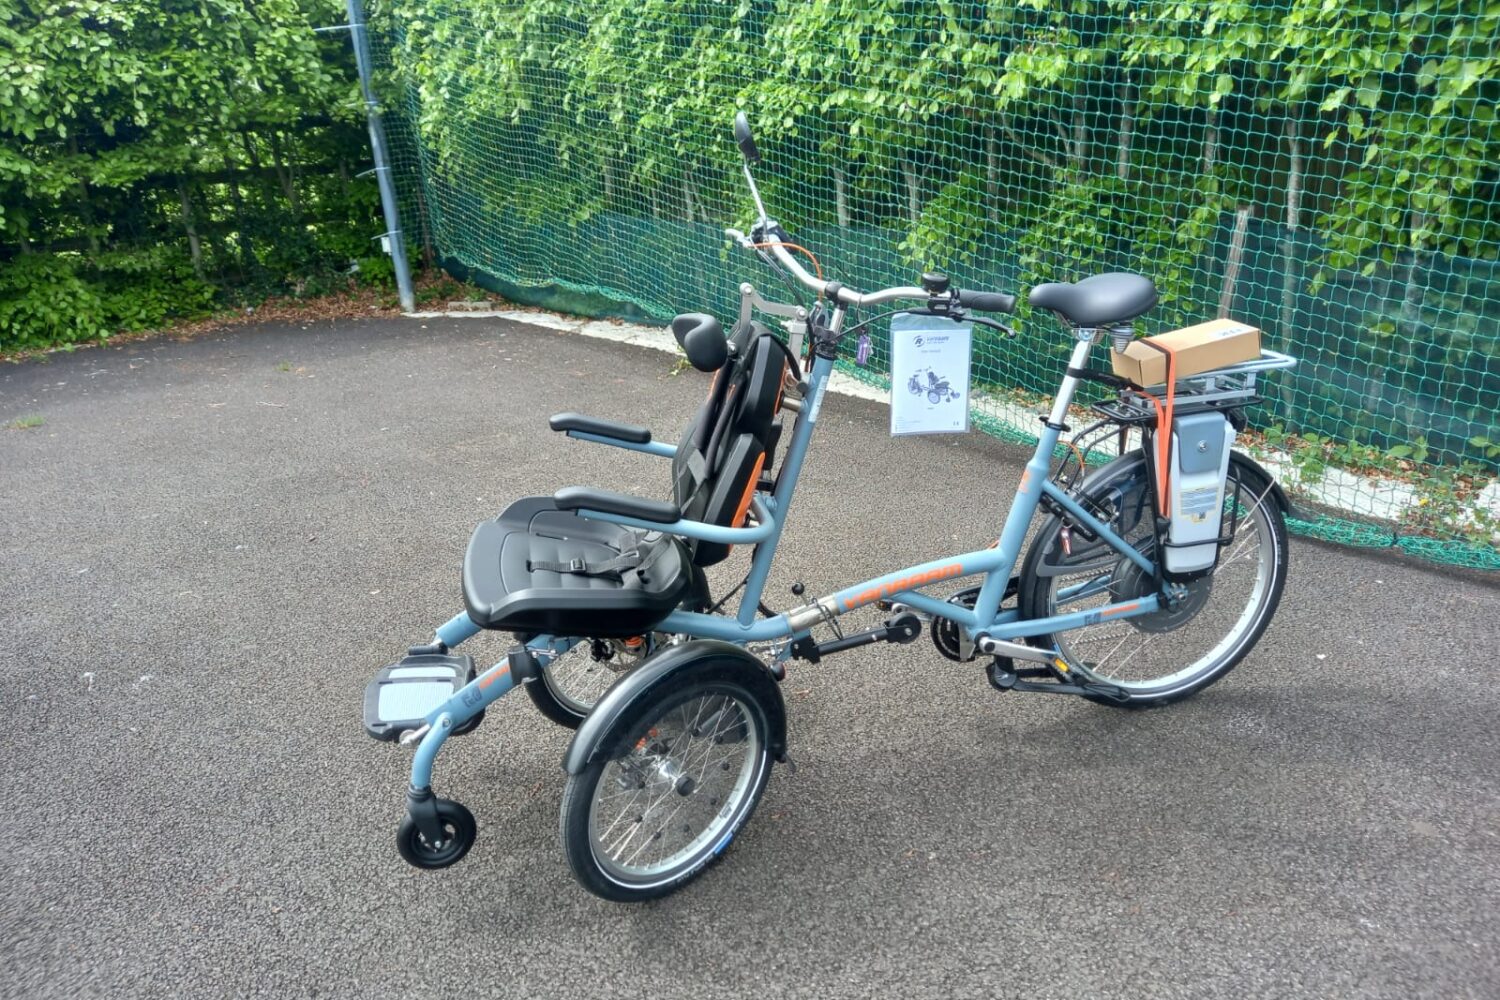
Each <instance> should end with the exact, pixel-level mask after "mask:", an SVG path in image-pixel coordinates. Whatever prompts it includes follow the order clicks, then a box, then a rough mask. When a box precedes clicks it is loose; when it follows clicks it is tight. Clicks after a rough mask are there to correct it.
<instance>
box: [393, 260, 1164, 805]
mask: <svg viewBox="0 0 1500 1000" xmlns="http://www.w3.org/2000/svg"><path fill="white" fill-rule="evenodd" d="M913 291H918V290H912V289H889V290H887V292H885V293H877V294H878V295H885V296H886V297H887V298H895V297H897V296H896V295H894V294H891V293H902V294H908V293H910V292H913ZM866 298H867V299H871V300H873V299H874V296H869V297H866ZM844 314H845V309H844V307H843V305H842V304H841V305H839V306H838V307H837V308H836V309H835V310H834V311H833V315H832V318H831V320H830V322H829V334H830V335H831V337H832V338H833V339H834V340H835V341H836V338H837V335H838V333H839V330H840V327H841V326H842V324H843V319H844ZM1099 332H1100V331H1096V330H1092V329H1079V330H1076V331H1075V336H1076V338H1077V339H1076V342H1075V344H1074V347H1073V352H1072V356H1071V358H1070V362H1069V369H1070V370H1071V371H1078V370H1081V369H1083V368H1085V367H1086V366H1087V363H1088V355H1089V350H1090V348H1091V347H1092V345H1093V343H1094V342H1095V340H1096V339H1097V338H1098V334H1099ZM833 366H834V362H833V359H832V358H829V357H824V356H821V355H820V356H818V357H817V358H816V359H815V361H814V362H813V365H812V368H811V370H810V371H809V372H808V374H807V388H806V392H805V395H804V398H803V400H802V404H801V415H800V418H799V419H798V420H797V422H796V430H795V433H794V434H793V436H792V441H791V444H790V446H789V447H788V449H787V452H786V457H785V459H784V463H783V466H782V470H781V474H780V476H779V478H778V480H777V487H776V490H775V493H774V494H772V495H765V494H761V493H757V494H755V496H754V498H753V500H752V506H751V510H752V513H753V515H754V519H755V522H756V523H755V524H754V525H753V526H751V527H738V528H729V527H723V526H720V525H713V524H707V523H704V522H701V521H690V520H679V521H676V522H674V523H671V524H661V523H657V522H649V521H643V520H639V519H636V518H631V517H627V516H622V515H619V514H612V513H608V512H604V511H595V510H580V511H579V512H578V513H579V515H580V516H582V517H586V518H591V519H595V520H600V521H609V522H612V523H615V524H620V525H625V526H628V527H634V528H642V529H646V530H650V531H661V532H665V533H668V534H673V535H680V536H683V537H686V538H694V539H700V540H704V541H711V542H721V543H727V544H748V545H754V546H755V554H754V557H753V558H752V561H751V565H750V572H749V574H748V576H747V578H746V582H745V589H744V595H743V597H742V598H741V599H740V604H739V608H738V612H737V614H736V615H735V616H734V617H733V618H728V617H724V616H719V615H710V614H701V613H697V612H690V611H674V612H672V613H671V614H670V615H668V616H667V617H666V618H665V619H663V620H662V621H661V622H660V623H659V624H658V625H656V626H655V628H654V631H659V632H665V633H671V634H681V635H686V636H691V637H694V638H708V639H723V640H727V641H729V642H734V643H740V644H744V643H751V642H776V641H780V640H785V641H786V642H785V644H784V645H783V646H782V647H781V649H780V650H779V651H778V652H777V656H778V657H780V658H784V657H785V656H787V655H788V654H789V651H790V640H796V639H800V638H803V637H804V636H807V635H808V634H809V633H810V632H811V630H812V628H813V627H814V626H816V625H818V624H819V623H822V622H825V621H828V620H831V619H832V618H834V617H836V616H838V615H842V614H845V613H846V612H849V611H853V610H855V609H856V608H861V607H865V606H866V605H869V604H873V603H875V602H877V601H889V602H893V603H900V604H904V605H906V606H907V607H910V608H912V609H914V610H916V611H919V612H922V613H925V614H928V615H931V616H933V617H934V618H942V619H946V620H949V621H952V622H954V623H956V624H957V625H958V626H959V627H960V628H962V629H963V630H964V632H965V633H966V634H967V635H968V636H969V638H971V639H973V640H976V641H977V640H979V639H981V638H985V637H988V638H990V639H996V640H1019V639H1024V638H1028V637H1034V636H1039V635H1050V634H1052V633H1055V632H1066V631H1068V630H1070V629H1075V628H1079V627H1082V626H1085V625H1092V624H1095V623H1097V622H1099V621H1102V620H1105V619H1119V620H1124V619H1128V618H1134V617H1137V616H1140V615H1147V614H1151V613H1152V612H1154V611H1157V610H1158V608H1159V606H1160V604H1159V598H1158V597H1157V596H1156V595H1155V594H1150V595H1144V596H1141V597H1135V598H1131V599H1130V600H1128V601H1119V602H1113V603H1109V604H1104V605H1102V606H1099V607H1094V608H1090V609H1088V610H1086V611H1076V612H1071V613H1068V614H1060V615H1053V616H1050V617H1047V618H1032V619H1024V620H1023V619H1021V618H1020V613H1019V612H1018V611H1015V610H1007V611H1001V610H1000V604H1001V601H1002V599H1003V598H1004V596H1005V591H1006V586H1007V584H1008V583H1009V581H1010V579H1011V575H1012V572H1013V570H1014V568H1015V564H1016V560H1017V559H1018V558H1019V556H1020V552H1021V546H1022V544H1023V543H1024V542H1025V539H1026V528H1027V525H1028V524H1030V522H1031V519H1032V517H1033V516H1034V515H1035V514H1036V509H1037V505H1038V504H1039V503H1041V500H1042V497H1044V496H1045V497H1047V498H1049V499H1050V500H1051V501H1052V502H1053V503H1054V504H1056V505H1057V506H1058V507H1060V508H1062V509H1063V510H1065V511H1067V513H1068V514H1069V516H1070V517H1071V518H1072V519H1073V520H1074V521H1075V522H1076V523H1077V524H1079V525H1081V526H1083V527H1084V528H1086V529H1087V530H1089V531H1091V532H1093V533H1094V534H1096V535H1097V536H1098V537H1099V538H1100V539H1101V540H1102V541H1103V542H1105V543H1106V544H1108V545H1109V546H1110V547H1112V548H1114V549H1115V550H1116V551H1118V552H1119V553H1120V554H1121V555H1122V556H1123V557H1124V558H1126V559H1129V560H1131V561H1132V562H1134V563H1135V564H1136V565H1137V566H1139V567H1140V569H1141V570H1142V571H1143V572H1145V573H1147V574H1148V575H1154V570H1155V566H1154V564H1153V563H1152V561H1151V560H1150V559H1149V558H1148V557H1147V556H1145V555H1143V554H1142V553H1141V552H1140V551H1138V550H1137V549H1136V548H1135V547H1133V546H1132V545H1130V544H1129V543H1128V542H1126V541H1125V540H1124V539H1122V538H1121V537H1120V536H1119V535H1117V534H1116V533H1115V532H1114V530H1113V529H1112V528H1111V527H1110V526H1109V525H1108V524H1106V523H1105V522H1104V521H1101V520H1100V519H1099V518H1097V517H1095V516H1094V515H1093V514H1092V513H1091V512H1089V511H1088V510H1087V509H1085V508H1084V507H1083V506H1081V505H1080V504H1079V503H1078V502H1077V501H1076V500H1074V499H1073V498H1072V497H1071V496H1069V495H1068V494H1067V493H1066V492H1064V491H1063V490H1062V489H1060V488H1059V487H1058V486H1056V485H1055V484H1054V483H1053V482H1052V481H1051V479H1050V478H1049V475H1048V473H1049V468H1050V460H1051V456H1052V454H1053V450H1054V449H1055V448H1056V446H1057V443H1058V437H1059V434H1060V433H1061V430H1062V425H1063V419H1064V417H1065V416H1066V414H1067V409H1068V405H1069V404H1070V403H1071V402H1072V400H1073V396H1074V393H1075V392H1076V391H1077V388H1078V379H1077V378H1076V377H1075V376H1073V375H1071V374H1070V375H1068V376H1066V377H1065V378H1064V379H1063V382H1062V385H1061V386H1060V387H1059V389H1058V393H1057V396H1056V398H1055V399H1054V400H1053V405H1052V412H1051V414H1050V416H1049V417H1048V419H1047V420H1046V421H1045V423H1044V427H1043V430H1042V433H1041V437H1040V440H1038V441H1037V445H1036V450H1035V452H1034V453H1033V454H1032V457H1031V460H1030V461H1029V462H1027V464H1026V469H1025V471H1024V472H1023V473H1022V475H1021V482H1020V485H1019V486H1018V487H1017V489H1016V496H1015V500H1014V502H1013V503H1012V505H1011V508H1010V511H1009V513H1008V514H1007V516H1006V519H1005V525H1004V527H1003V528H1002V530H1001V532H1000V537H999V539H998V541H997V542H996V544H994V545H993V546H991V547H989V548H985V549H980V550H977V551H974V552H965V553H962V554H960V555H956V556H949V557H945V558H941V559H935V560H932V561H930V562H925V563H920V564H918V565H916V566H909V567H907V568H905V569H902V570H897V571H896V572H894V573H888V574H886V575H884V576H880V577H876V578H875V579H872V580H866V581H864V582H862V583H857V584H854V585H853V586H850V587H846V588H844V589H843V590H839V591H836V592H834V593H832V594H829V595H827V596H825V597H821V598H819V599H817V600H815V601H813V602H811V603H809V604H806V605H804V606H802V607H799V608H795V609H793V610H791V611H788V612H785V613H784V614H779V615H775V616H774V617H770V618H762V619H759V620H757V619H756V617H755V615H756V611H757V609H758V608H759V606H760V602H761V597H762V595H763V593H764V590H765V584H766V579H767V577H768V575H769V574H770V570H771V561H772V560H773V559H774V558H775V555H776V546H777V543H778V542H779V540H780V538H781V532H782V528H783V527H784V526H785V524H786V518H787V515H788V513H789V511H790V510H791V505H792V497H793V494H794V492H795V491H796V487H797V479H798V476H799V475H800V473H801V471H802V462H803V460H804V459H805V458H806V456H807V450H808V447H809V444H810V443H811V440H812V435H813V431H814V430H815V429H816V426H817V421H818V416H819V413H820V411H821V410H822V407H823V402H824V398H825V396H826V394H827V390H828V379H829V376H830V375H831V374H832V371H833ZM567 433H568V435H569V436H570V437H576V438H579V439H581V440H585V441H591V442H595V443H599V444H607V445H612V446H615V447H620V448H625V449H628V450H632V451H641V452H645V453H647V454H651V455H656V456H660V457H667V458H670V457H671V456H672V455H673V453H674V451H675V449H674V448H673V446H672V445H669V444H665V443H662V442H648V443H646V444H635V443H631V442H623V441H619V440H616V439H613V438H609V437H606V436H603V435H596V434H590V433H586V432H582V431H568V432H567ZM978 575H983V577H984V580H983V583H982V585H981V586H980V589H979V595H978V598H977V599H976V600H975V602H974V606H973V607H972V608H966V607H962V606H960V605H957V604H951V603H949V602H947V601H944V600H939V599H938V598H935V597H932V596H929V595H927V594H925V593H923V592H922V588H924V587H926V586H928V585H929V584H933V583H938V582H944V583H946V582H949V581H952V580H957V579H960V578H963V577H970V576H978ZM1107 587H1108V579H1107V576H1105V577H1101V578H1100V579H1099V580H1094V581H1087V582H1085V583H1082V584H1078V585H1075V586H1073V587H1071V588H1068V589H1066V590H1064V591H1063V592H1062V593H1061V594H1060V595H1059V596H1060V598H1063V599H1067V600H1073V599H1077V598H1081V597H1086V596H1089V595H1090V594H1093V593H1102V592H1103V591H1104V590H1105V589H1106V588H1107ZM479 631H480V628H479V626H478V625H475V624H474V623H473V622H472V621H471V620H470V619H469V616H468V614H467V613H466V612H464V613H460V614H458V615H456V616H455V617H454V618H452V619H451V620H449V621H448V622H446V623H444V624H443V625H442V626H440V627H439V628H438V629H437V633H436V638H437V641H438V642H440V643H442V644H443V645H444V646H446V647H448V648H450V649H451V648H453V647H455V646H457V645H459V644H460V643H462V642H463V641H464V640H466V639H468V638H470V637H471V636H473V635H475V634H477V633H478V632H479ZM578 641H579V639H578V638H576V637H572V638H560V637H555V636H537V637H535V638H533V639H531V640H530V641H529V642H528V643H527V644H526V645H527V648H528V649H530V650H531V651H532V652H533V654H535V655H536V656H537V658H538V661H539V662H540V663H541V664H542V666H543V668H544V669H545V667H546V665H547V663H549V662H550V660H551V658H552V657H553V656H555V655H557V654H558V653H561V652H566V651H567V650H568V649H569V648H571V647H572V645H573V644H574V643H576V642H578ZM1055 653H1056V651H1055V650H1054V651H1053V654H1054V655H1055ZM515 684H516V678H515V677H514V676H512V675H511V673H510V665H509V661H508V660H504V661H501V662H500V663H498V664H496V665H495V666H493V667H491V668H490V669H489V670H486V671H485V672H484V673H482V674H480V675H479V676H478V677H476V678H475V679H474V680H473V681H472V682H471V683H469V684H468V685H467V686H466V687H464V688H463V689H462V690H460V691H458V692H456V693H455V694H454V695H453V696H452V697H451V698H449V699H448V700H447V701H445V702H444V703H442V704H441V705H439V706H437V707H436V708H434V709H433V710H432V711H431V712H430V713H428V715H427V717H426V720H425V721H426V723H427V724H426V725H425V726H423V727H422V728H420V729H418V730H416V731H414V732H413V733H410V734H407V736H406V737H403V741H404V742H405V741H409V740H410V739H416V738H420V740H421V744H420V745H419V747H418V748H417V754H416V758H415V759H414V761H413V762H412V774H411V781H412V787H413V789H415V790H419V791H420V790H425V789H427V788H428V787H429V786H430V784H431V781H432V765H433V761H434V759H435V758H436V756H437V752H438V750H439V749H440V748H441V747H442V744H443V742H444V741H445V740H446V739H447V737H448V735H449V734H450V733H452V731H453V730H454V728H456V727H458V726H461V725H462V724H463V723H465V722H467V721H468V720H469V719H471V718H473V717H474V716H475V715H477V714H478V713H479V712H480V711H482V710H483V709H484V708H485V707H486V706H488V705H489V704H491V703H492V702H494V701H495V700H496V699H498V698H500V697H502V696H503V695H505V694H506V693H508V692H509V691H510V690H511V689H512V688H513V687H514V686H515Z"/></svg>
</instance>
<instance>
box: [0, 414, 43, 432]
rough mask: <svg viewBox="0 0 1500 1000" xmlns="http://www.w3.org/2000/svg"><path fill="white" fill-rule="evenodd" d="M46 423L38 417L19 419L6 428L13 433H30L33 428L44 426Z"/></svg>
mask: <svg viewBox="0 0 1500 1000" xmlns="http://www.w3.org/2000/svg"><path fill="white" fill-rule="evenodd" d="M46 422H47V421H45V420H43V419H42V418H41V417H38V416H30V417H17V418H16V419H14V420H12V421H11V422H10V423H8V424H6V425H5V426H6V427H7V428H9V429H10V430H13V431H29V430H31V429H32V428H35V427H40V426H42V425H43V424H45V423H46Z"/></svg>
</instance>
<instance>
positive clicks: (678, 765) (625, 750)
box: [561, 679, 771, 902]
mask: <svg viewBox="0 0 1500 1000" xmlns="http://www.w3.org/2000/svg"><path fill="white" fill-rule="evenodd" d="M770 736H771V733H770V723H769V721H768V717H767V713H766V710H765V708H764V706H763V705H762V704H761V701H760V698H759V697H758V696H757V695H755V694H754V693H752V692H751V691H749V690H748V689H746V688H745V687H743V686H741V685H740V684H738V683H736V682H734V681H732V680H727V679H716V680H697V681H689V682H687V683H686V684H684V685H682V686H681V687H676V688H674V689H673V690H672V691H671V693H670V694H667V695H666V696H664V697H663V698H662V699H661V700H659V701H657V702H656V703H655V704H653V705H649V706H648V707H647V708H646V709H645V710H644V711H642V712H641V713H640V716H639V719H638V721H637V722H636V723H635V724H634V725H632V726H631V727H630V728H629V730H628V731H627V732H626V733H624V734H623V738H621V739H620V740H619V741H618V742H616V743H615V747H616V750H615V752H614V753H613V754H612V755H611V756H610V757H606V758H604V759H601V760H597V761H595V762H594V763H592V764H590V765H588V766H587V767H586V768H584V770H583V771H582V772H580V773H579V774H576V775H573V776H572V777H570V778H569V779H568V786H567V789H566V791H565V792H564V793H563V806H562V820H561V833H562V842H563V850H564V852H565V853H566V854H567V857H568V864H569V865H570V866H571V867H572V869H573V874H574V875H575V876H577V878H578V881H579V883H580V884H582V885H583V887H584V888H586V889H588V890H589V891H590V892H592V893H594V894H595V895H597V896H601V897H603V898H604V899H610V900H615V901H619V902H639V901H644V900H648V899H656V898H658V897H661V896H665V895H667V894H669V893H671V892H674V891H676V890H677V889H679V888H681V887H682V886H683V885H685V884H686V883H688V882H689V881H691V880H692V879H694V878H696V877H697V876H698V875H700V874H702V873H703V871H704V869H706V868H707V867H708V866H709V865H710V864H712V863H713V862H714V861H715V860H717V859H718V857H719V855H720V854H721V853H722V852H723V851H724V849H725V848H726V847H728V846H729V842H730V841H731V840H732V839H733V838H734V835H735V833H736V832H737V831H738V830H739V828H740V827H741V826H742V825H744V823H745V821H746V820H747V819H749V818H750V814H751V813H752V812H754V811H755V805H756V803H757V802H758V801H759V800H760V796H761V793H762V792H763V791H764V790H765V787H766V780H767V778H768V777H769V776H770V772H771V753H770Z"/></svg>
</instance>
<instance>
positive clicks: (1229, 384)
mask: <svg viewBox="0 0 1500 1000" xmlns="http://www.w3.org/2000/svg"><path fill="white" fill-rule="evenodd" d="M1296 363H1297V359H1296V358H1293V357H1290V356H1288V355H1286V354H1282V353H1280V352H1279V351H1268V350H1265V349H1262V350H1261V352H1260V357H1259V358H1257V359H1256V360H1254V361H1244V362H1241V363H1240V364H1237V365H1230V366H1229V367H1228V368H1215V369H1214V370H1213V371H1207V372H1202V373H1200V374H1197V375H1190V376H1188V377H1187V378H1180V379H1178V380H1177V391H1176V401H1175V405H1174V407H1173V409H1174V411H1175V412H1176V413H1178V414H1180V415H1184V416H1185V415H1187V414H1190V413H1201V412H1203V411H1204V410H1222V409H1230V408H1234V407H1241V406H1249V405H1251V404H1253V403H1257V402H1259V401H1260V394H1259V392H1257V390H1256V386H1255V380H1256V376H1258V375H1260V374H1261V373H1262V372H1269V371H1275V370H1277V369H1280V368H1291V367H1292V366H1293V365H1295V364H1296ZM1142 392H1144V393H1145V394H1147V395H1149V396H1151V397H1154V398H1155V400H1156V401H1157V402H1161V401H1162V400H1163V399H1164V398H1165V396H1166V392H1167V387H1166V386H1165V385H1156V386H1152V387H1150V388H1149V389H1144V390H1142V389H1129V390H1121V391H1120V394H1119V396H1118V397H1117V398H1115V399H1107V400H1103V401H1101V402H1098V403H1094V404H1093V406H1092V407H1091V409H1093V410H1094V412H1095V413H1098V414H1100V415H1102V416H1104V417H1107V418H1109V419H1110V420H1112V421H1114V422H1116V423H1120V424H1154V423H1156V417H1157V407H1156V405H1155V403H1153V402H1152V401H1151V399H1147V398H1145V396H1143V395H1141V393H1142Z"/></svg>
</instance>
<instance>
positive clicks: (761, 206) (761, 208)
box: [745, 163, 770, 225]
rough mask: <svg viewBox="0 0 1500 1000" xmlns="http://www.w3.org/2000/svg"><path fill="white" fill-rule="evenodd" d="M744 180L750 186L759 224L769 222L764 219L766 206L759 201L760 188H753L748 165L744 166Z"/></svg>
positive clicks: (753, 181) (753, 183)
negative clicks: (758, 214)
mask: <svg viewBox="0 0 1500 1000" xmlns="http://www.w3.org/2000/svg"><path fill="white" fill-rule="evenodd" d="M745 180H746V182H747V183H749V185H750V194H751V196H752V197H754V198H755V210H756V211H757V212H759V213H760V221H761V224H762V225H764V224H765V223H767V222H769V221H770V220H769V219H768V218H767V217H766V206H765V205H764V204H763V203H762V202H761V200H760V188H758V187H756V186H755V176H754V175H753V174H751V173H750V164H748V163H746V164H745Z"/></svg>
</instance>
